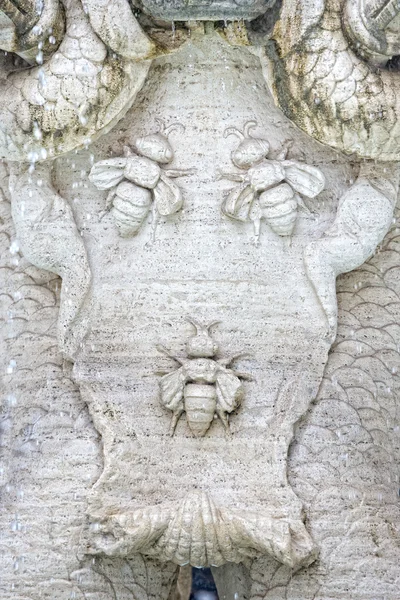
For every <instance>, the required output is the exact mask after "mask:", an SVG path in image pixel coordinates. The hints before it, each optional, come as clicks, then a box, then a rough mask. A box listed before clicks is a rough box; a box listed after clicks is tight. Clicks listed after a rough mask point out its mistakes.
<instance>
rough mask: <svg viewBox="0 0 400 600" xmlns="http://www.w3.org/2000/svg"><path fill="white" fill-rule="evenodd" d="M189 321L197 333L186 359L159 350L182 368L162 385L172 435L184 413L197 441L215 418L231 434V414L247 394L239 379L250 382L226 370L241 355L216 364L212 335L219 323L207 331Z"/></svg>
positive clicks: (223, 359)
mask: <svg viewBox="0 0 400 600" xmlns="http://www.w3.org/2000/svg"><path fill="white" fill-rule="evenodd" d="M189 321H190V322H191V323H192V324H193V325H194V326H195V328H196V331H197V333H196V335H195V336H193V337H192V338H190V340H189V341H188V343H187V348H186V351H187V355H188V358H187V359H182V358H178V357H176V356H174V355H173V354H171V353H170V352H169V350H167V349H166V348H164V346H161V345H158V346H157V348H158V350H159V351H160V352H163V353H164V354H166V355H167V356H170V357H171V358H173V359H174V360H175V361H176V362H178V363H179V364H180V365H181V367H180V368H178V369H177V370H175V371H173V372H172V373H168V374H166V375H164V377H163V378H162V379H161V382H160V388H161V402H162V404H163V405H164V406H165V407H166V408H168V409H169V410H172V412H173V418H172V422H171V427H170V432H171V435H173V434H174V432H175V428H176V425H177V423H178V421H179V418H180V417H181V415H182V413H183V412H186V417H187V421H188V425H189V428H190V430H191V431H192V433H193V435H195V436H196V437H203V436H204V435H205V434H206V432H207V430H208V429H209V427H210V425H211V423H212V420H213V419H214V415H215V414H217V415H218V416H219V418H220V419H221V421H222V423H223V425H224V427H225V430H226V431H227V432H228V433H229V431H230V429H229V421H228V413H231V412H233V411H234V410H235V409H236V408H238V406H239V405H240V403H241V401H242V398H243V392H244V390H243V386H242V384H241V381H240V379H241V378H242V379H243V378H248V375H247V374H245V373H239V372H237V371H233V370H232V369H228V368H227V367H229V366H230V364H231V363H232V362H233V361H234V360H235V359H236V358H240V357H241V356H242V354H237V355H234V356H232V357H230V358H222V359H218V360H217V359H216V358H215V355H216V354H217V352H218V345H217V344H216V343H215V342H214V341H213V339H212V337H211V336H210V334H209V330H210V328H211V327H212V326H213V325H215V324H216V323H211V324H210V325H208V326H207V327H204V326H201V325H199V324H198V323H196V321H194V320H193V319H189Z"/></svg>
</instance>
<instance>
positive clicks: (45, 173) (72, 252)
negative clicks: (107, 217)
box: [9, 166, 91, 359]
mask: <svg viewBox="0 0 400 600" xmlns="http://www.w3.org/2000/svg"><path fill="white" fill-rule="evenodd" d="M9 187H10V195H11V206H12V217H13V221H14V224H15V229H16V232H17V236H18V243H19V246H20V248H21V250H22V252H23V254H24V256H25V257H26V258H27V259H28V260H29V261H30V262H31V263H32V264H33V265H35V266H36V267H39V268H41V269H46V270H47V271H51V272H52V273H56V274H57V275H59V276H60V277H61V278H62V290H61V301H60V313H59V318H58V343H59V347H60V350H61V352H62V353H63V355H64V356H65V357H67V358H69V359H72V358H73V356H74V355H75V353H76V352H77V350H78V348H79V345H80V344H81V342H82V340H83V338H84V336H85V334H86V330H87V327H88V324H89V313H90V286H91V271H90V266H89V262H88V258H87V253H86V250H85V246H84V243H83V240H82V238H81V236H80V235H79V232H78V229H77V227H76V224H75V219H74V216H73V213H72V210H71V208H70V206H69V204H68V203H67V202H66V201H65V200H64V198H62V197H61V196H60V195H59V194H57V193H56V191H55V190H54V188H53V185H52V181H51V171H50V169H49V168H48V167H46V166H41V167H38V168H37V169H36V172H35V175H34V176H33V175H32V173H31V172H30V170H29V169H26V168H24V167H22V169H20V168H18V167H16V166H11V172H10V182H9Z"/></svg>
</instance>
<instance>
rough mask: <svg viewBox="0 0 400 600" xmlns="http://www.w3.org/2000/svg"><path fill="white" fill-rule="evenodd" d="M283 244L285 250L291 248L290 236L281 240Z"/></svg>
mask: <svg viewBox="0 0 400 600" xmlns="http://www.w3.org/2000/svg"><path fill="white" fill-rule="evenodd" d="M283 243H284V244H285V246H286V248H288V249H289V248H291V247H292V236H291V235H285V237H284V238H283Z"/></svg>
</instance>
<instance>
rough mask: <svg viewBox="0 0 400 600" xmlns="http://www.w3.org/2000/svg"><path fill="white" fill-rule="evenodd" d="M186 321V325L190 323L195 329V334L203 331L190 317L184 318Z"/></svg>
mask: <svg viewBox="0 0 400 600" xmlns="http://www.w3.org/2000/svg"><path fill="white" fill-rule="evenodd" d="M186 321H187V322H188V323H190V324H191V325H193V327H194V328H195V329H196V333H199V331H201V330H202V329H203V327H202V326H201V325H200V323H198V322H197V321H195V320H194V319H192V317H186Z"/></svg>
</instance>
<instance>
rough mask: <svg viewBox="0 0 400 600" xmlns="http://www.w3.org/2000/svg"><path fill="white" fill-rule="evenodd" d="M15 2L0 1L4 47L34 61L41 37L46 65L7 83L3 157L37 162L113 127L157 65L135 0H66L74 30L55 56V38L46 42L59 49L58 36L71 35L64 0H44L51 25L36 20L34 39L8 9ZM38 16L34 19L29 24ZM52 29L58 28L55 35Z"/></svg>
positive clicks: (0, 110)
mask: <svg viewBox="0 0 400 600" xmlns="http://www.w3.org/2000/svg"><path fill="white" fill-rule="evenodd" d="M26 3H27V4H32V6H33V5H35V6H36V4H37V3H36V4H35V3H34V2H33V1H32V0H26ZM9 4H10V3H8V2H7V3H5V2H4V0H1V1H0V17H1V18H2V19H1V20H0V23H1V22H2V21H4V19H7V23H8V29H7V28H6V29H7V32H8V35H7V36H6V38H7V39H6V40H5V41H4V42H3V38H2V44H0V46H1V47H3V46H4V48H5V49H6V50H7V49H13V50H14V51H15V52H17V53H19V54H21V55H22V56H25V57H27V58H28V59H32V47H31V46H32V40H31V38H32V35H33V38H34V40H35V41H37V40H38V39H39V42H38V48H36V50H35V52H36V62H37V63H38V65H37V66H36V67H32V68H30V69H23V70H21V71H19V72H14V73H10V74H9V75H8V77H7V78H6V79H3V80H2V81H1V82H0V121H1V131H0V158H6V159H8V160H12V161H25V162H31V163H32V162H33V163H34V162H36V161H40V160H45V159H46V158H54V157H55V156H58V155H60V154H63V153H66V152H69V151H71V150H73V149H74V148H77V147H80V146H83V145H85V144H87V143H89V142H90V140H93V139H95V138H96V137H97V136H99V135H100V134H101V133H105V132H107V131H108V130H109V129H111V127H113V126H114V125H115V123H116V122H118V120H119V119H120V118H122V117H123V116H124V114H125V113H126V111H127V110H128V109H129V108H130V107H131V105H132V103H133V101H134V99H135V97H136V95H137V93H138V92H139V90H140V89H141V87H142V85H143V83H144V81H145V78H146V75H147V72H148V70H149V67H150V61H149V60H145V59H148V58H149V57H150V56H151V55H152V54H153V51H154V46H153V43H152V42H151V41H150V40H149V39H148V38H147V36H146V35H145V34H144V33H143V31H142V30H141V28H140V26H139V25H138V23H137V21H136V19H135V17H134V16H133V14H132V12H131V9H130V6H129V2H128V0H113V1H112V2H109V1H108V0H85V3H84V4H85V10H84V9H83V5H82V2H81V1H80V0H63V2H62V5H63V7H64V9H65V15H66V33H65V35H64V37H63V39H62V41H61V43H60V45H59V47H58V49H57V51H56V52H55V53H54V54H53V55H52V56H51V57H50V58H49V60H48V61H47V62H45V59H46V58H47V56H48V55H49V54H50V51H51V46H52V44H50V46H48V44H47V42H46V40H47V41H48V39H50V40H51V42H53V41H54V46H53V47H54V48H57V43H58V42H59V40H57V38H56V36H62V33H63V25H64V20H63V19H62V18H58V16H57V15H61V16H62V15H63V13H64V11H63V10H62V8H60V6H61V5H60V2H59V0H44V3H43V6H44V11H45V12H46V11H47V12H46V19H44V21H45V24H46V27H44V25H43V24H42V25H43V27H42V26H39V25H38V23H37V22H36V24H35V25H34V26H33V28H32V29H31V30H30V31H28V34H29V35H30V36H31V37H29V35H28V34H27V35H28V38H29V39H28V41H29V43H28V42H26V40H25V38H24V34H22V33H20V28H21V27H22V25H21V24H20V22H21V15H20V13H19V12H18V11H14V12H13V11H11V13H10V11H8V14H7V11H6V9H5V8H4V6H5V5H6V6H8V5H9ZM50 8H51V10H50ZM32 22H35V21H34V19H31V20H30V21H29V19H28V25H32ZM58 22H59V24H58V25H57V23H58ZM18 25H19V28H18ZM25 27H26V23H25ZM49 27H51V29H50V31H51V30H54V31H53V33H52V34H51V35H50V36H49ZM35 28H36V30H35ZM43 30H45V32H46V36H45V38H44V41H43V40H41V36H42V37H43V35H42V34H41V33H40V32H41V31H43ZM33 31H36V33H35V34H33V33H32V32H33ZM18 36H19V37H18ZM45 42H46V44H45ZM44 51H45V52H44ZM43 61H44V64H41V63H42V62H43Z"/></svg>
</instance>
